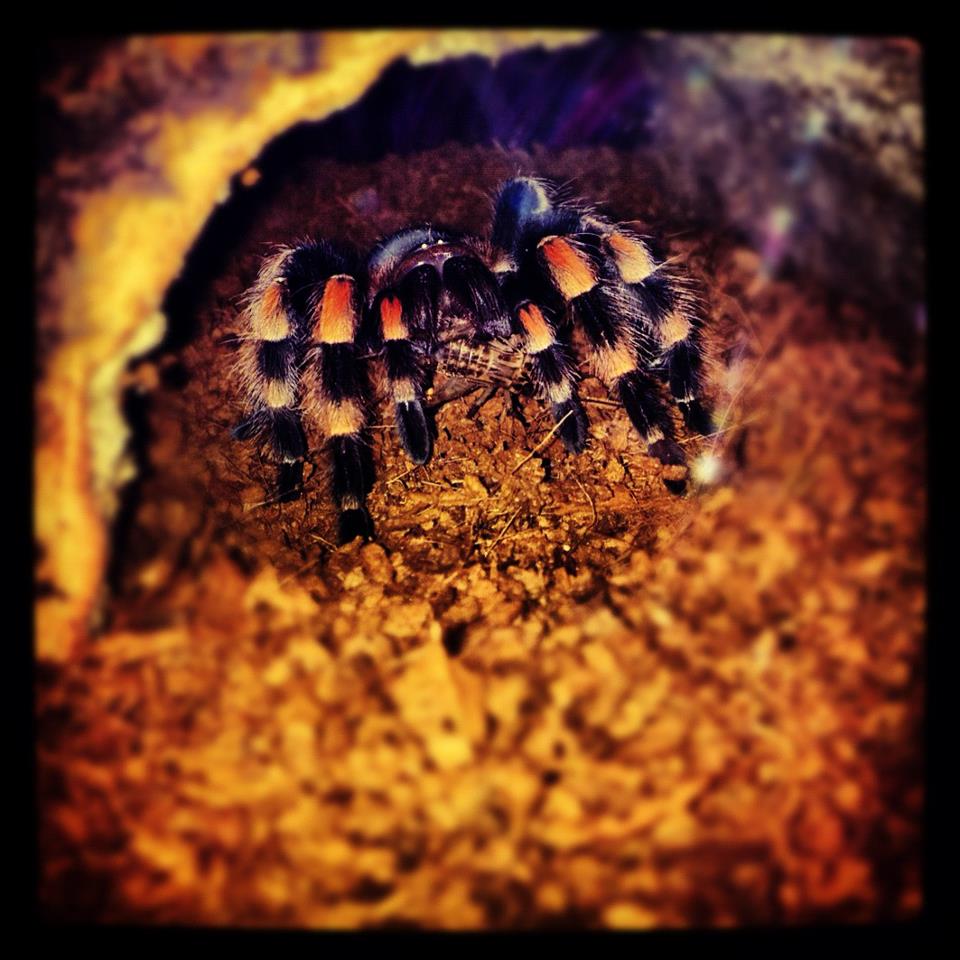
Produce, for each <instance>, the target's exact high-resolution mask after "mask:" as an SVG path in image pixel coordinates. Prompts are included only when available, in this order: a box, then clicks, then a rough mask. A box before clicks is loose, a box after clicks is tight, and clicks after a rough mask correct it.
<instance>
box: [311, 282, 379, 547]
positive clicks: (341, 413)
mask: <svg viewBox="0 0 960 960" xmlns="http://www.w3.org/2000/svg"><path fill="white" fill-rule="evenodd" d="M357 305H358V299H357V290H356V282H355V281H354V279H353V277H351V276H349V275H347V274H337V275H335V276H332V277H330V278H329V279H328V280H327V281H326V283H325V284H324V286H323V290H322V293H321V295H320V297H319V298H318V299H317V301H316V304H315V306H314V308H313V313H312V322H313V326H312V340H313V342H314V344H315V345H316V346H315V348H314V351H313V356H314V361H315V362H314V365H313V367H314V369H313V376H314V379H315V384H314V389H313V390H312V391H311V392H310V395H309V408H308V409H309V413H310V415H311V416H312V417H313V418H314V419H315V421H316V422H317V424H318V425H319V427H320V429H321V430H322V431H323V434H324V436H326V437H327V438H328V439H327V451H328V453H329V455H330V459H331V462H332V465H333V477H332V493H333V499H334V501H335V503H336V505H337V508H338V510H339V511H340V516H339V521H338V533H339V539H340V542H341V543H346V542H347V541H349V540H353V539H354V538H355V537H358V536H362V537H364V538H368V539H369V538H370V537H372V536H373V523H372V521H371V520H370V515H369V513H368V512H367V508H366V498H367V494H368V493H369V492H370V488H371V486H372V484H373V456H372V454H371V452H370V445H369V441H368V438H367V436H366V410H365V405H364V400H363V397H364V391H365V386H366V376H365V371H364V369H363V367H362V365H361V362H360V360H359V357H358V352H357V346H356V343H355V339H356V335H357V330H358V326H359V323H358V321H359V313H358V306H357Z"/></svg>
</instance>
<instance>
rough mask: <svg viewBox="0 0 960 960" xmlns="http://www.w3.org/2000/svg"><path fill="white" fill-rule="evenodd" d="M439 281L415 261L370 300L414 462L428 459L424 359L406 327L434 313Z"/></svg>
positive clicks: (400, 430)
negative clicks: (396, 281) (391, 288)
mask: <svg viewBox="0 0 960 960" xmlns="http://www.w3.org/2000/svg"><path fill="white" fill-rule="evenodd" d="M438 287H439V277H438V276H437V272H436V270H434V269H433V268H432V267H426V266H424V267H419V268H418V269H417V270H414V271H411V273H409V274H407V276H406V277H405V278H404V279H403V281H401V283H400V285H399V291H398V292H396V293H395V292H393V291H387V292H385V293H383V294H382V295H381V296H380V297H379V298H378V300H377V302H376V306H375V310H376V313H377V316H378V318H379V324H380V336H381V339H382V340H383V353H384V361H385V364H386V369H387V385H388V387H389V389H390V395H391V396H392V397H393V404H394V414H395V418H396V423H397V433H398V435H399V437H400V443H401V444H402V445H403V449H404V450H405V451H406V453H407V456H408V457H409V458H410V459H411V460H412V461H413V462H414V463H417V464H421V463H426V462H427V461H428V460H429V459H430V454H431V453H432V452H433V441H432V438H431V436H430V425H429V423H428V422H427V416H426V412H425V411H424V408H423V387H424V378H425V376H426V370H425V364H424V362H423V358H422V355H421V353H420V352H419V351H418V349H417V347H416V345H415V344H414V343H413V342H412V341H411V339H410V331H411V329H417V328H420V329H423V325H422V324H423V323H424V321H426V319H427V318H426V317H425V316H424V314H428V316H429V317H434V316H436V299H437V293H438ZM430 322H431V323H432V321H430Z"/></svg>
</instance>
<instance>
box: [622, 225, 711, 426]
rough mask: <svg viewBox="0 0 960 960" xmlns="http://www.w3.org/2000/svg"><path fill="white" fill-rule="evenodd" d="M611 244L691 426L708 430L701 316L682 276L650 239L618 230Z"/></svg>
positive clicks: (662, 365)
mask: <svg viewBox="0 0 960 960" xmlns="http://www.w3.org/2000/svg"><path fill="white" fill-rule="evenodd" d="M604 242H605V245H606V247H607V249H608V251H609V252H610V254H611V257H612V259H613V261H614V263H615V264H616V266H617V271H618V272H619V275H620V278H621V279H622V280H623V282H624V284H626V286H627V289H628V290H630V291H631V293H632V294H633V295H634V296H635V297H636V299H637V303H638V304H639V309H640V313H641V315H642V317H643V318H644V319H643V324H642V325H643V327H644V328H646V329H648V330H649V331H650V332H651V333H652V334H653V336H654V338H655V339H656V341H657V343H658V345H659V349H660V357H659V360H658V365H659V367H660V369H661V370H662V372H663V375H664V376H665V377H666V379H667V381H668V383H669V384H670V392H671V393H672V394H673V396H674V399H675V400H676V403H677V406H678V407H679V408H680V412H681V413H682V414H683V421H684V423H685V424H686V425H687V428H688V429H690V430H694V431H696V432H697V433H700V434H703V435H706V434H709V433H712V432H713V421H712V418H711V416H710V413H709V411H708V410H707V409H706V408H705V407H704V405H703V402H702V400H701V399H700V395H701V392H702V389H703V373H702V368H703V355H702V346H701V342H700V320H699V317H698V316H697V313H696V311H695V310H694V309H693V307H692V304H691V302H690V297H689V295H688V294H687V293H686V291H685V290H684V289H683V286H682V285H681V282H680V280H679V278H677V277H676V276H672V275H671V274H670V273H669V272H668V271H667V270H666V269H664V266H663V264H661V263H658V262H657V261H656V259H655V258H654V257H653V255H652V254H651V252H650V251H649V249H648V248H647V246H646V244H645V243H644V242H643V241H642V240H641V239H640V238H639V237H634V236H633V235H631V234H629V233H627V232H625V231H623V230H612V231H610V232H609V233H608V234H607V235H606V236H605V237H604Z"/></svg>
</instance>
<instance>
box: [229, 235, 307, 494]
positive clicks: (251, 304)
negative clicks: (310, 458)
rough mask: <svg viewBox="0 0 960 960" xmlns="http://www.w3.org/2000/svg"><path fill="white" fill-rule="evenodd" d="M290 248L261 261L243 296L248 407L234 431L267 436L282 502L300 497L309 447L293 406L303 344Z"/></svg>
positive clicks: (242, 364) (243, 363)
mask: <svg viewBox="0 0 960 960" xmlns="http://www.w3.org/2000/svg"><path fill="white" fill-rule="evenodd" d="M288 253H289V251H284V252H283V253H281V254H280V255H278V256H276V257H271V258H270V259H268V260H267V261H266V262H265V263H264V265H263V267H262V268H261V271H260V275H259V277H258V279H257V283H256V284H255V285H254V287H253V289H252V290H251V292H250V294H249V297H248V300H247V306H246V309H245V312H244V313H245V318H246V322H247V326H248V331H247V332H246V334H245V337H244V343H243V346H242V347H241V352H240V368H239V376H240V380H241V383H242V385H243V388H244V392H245V393H246V396H247V402H248V406H249V412H248V415H247V417H246V419H245V420H243V421H242V422H241V423H240V424H238V425H237V427H236V428H235V429H234V431H233V435H234V437H235V438H236V439H238V440H247V439H250V438H252V437H260V438H263V439H265V440H267V442H268V443H269V445H270V447H271V449H272V451H273V453H274V455H275V456H276V457H277V459H278V460H279V462H280V463H279V466H278V469H277V499H278V500H279V501H281V502H284V501H289V500H295V499H297V498H298V497H299V496H300V492H301V486H302V480H303V458H304V456H305V455H306V449H307V448H306V438H305V436H304V433H303V427H302V425H301V423H300V414H299V412H298V410H297V388H298V380H299V374H298V369H299V365H300V359H301V355H302V346H301V343H300V338H299V331H298V326H297V322H296V314H295V311H294V310H293V309H292V307H291V305H290V304H289V302H288V297H287V290H286V279H287V278H286V274H285V269H286V267H287V265H288V264H287V261H288Z"/></svg>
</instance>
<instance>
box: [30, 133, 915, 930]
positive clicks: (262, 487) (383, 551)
mask: <svg viewBox="0 0 960 960" xmlns="http://www.w3.org/2000/svg"><path fill="white" fill-rule="evenodd" d="M533 159H534V166H535V167H536V170H537V172H538V173H540V174H542V175H545V176H550V177H553V178H555V179H557V180H561V181H563V180H570V179H574V180H575V182H576V184H577V189H578V190H582V192H583V193H584V194H585V195H588V196H591V197H595V198H597V199H599V200H602V201H604V202H606V203H610V202H611V201H612V200H613V199H614V198H615V201H616V202H615V211H614V212H615V213H616V214H617V215H618V216H620V217H624V218H626V217H637V218H638V219H640V220H641V221H642V222H643V223H644V224H645V225H646V227H647V229H649V230H650V231H651V232H656V233H659V234H661V235H663V236H665V237H666V241H667V244H668V246H669V250H670V253H671V254H673V255H677V256H679V257H680V258H681V259H682V261H683V262H684V264H685V265H686V267H687V269H688V270H689V272H690V274H691V276H692V277H693V278H694V280H695V281H696V282H697V283H699V284H700V285H701V288H702V290H703V295H704V300H705V304H706V307H707V310H708V313H709V314H710V316H711V318H712V324H711V329H712V333H711V339H710V364H711V367H710V369H711V381H712V383H711V394H712V396H713V399H714V402H715V405H716V409H717V412H718V414H720V415H721V416H723V420H722V426H723V432H722V433H721V434H720V435H719V436H718V437H717V438H716V439H714V440H712V441H704V440H702V439H699V438H689V437H685V438H684V439H685V446H686V449H687V450H688V453H689V455H690V457H691V459H695V458H696V457H697V456H698V455H704V454H710V455H715V456H717V457H719V458H720V459H721V461H722V463H723V464H724V465H725V470H726V475H725V477H724V479H723V481H722V482H721V483H719V484H717V485H714V486H709V487H706V488H704V489H695V490H691V492H689V493H688V494H687V495H686V496H685V497H682V498H678V497H673V496H671V495H670V494H669V493H668V492H667V491H666V490H665V489H664V488H663V486H662V484H661V482H660V479H659V474H658V467H657V465H656V464H655V463H654V462H652V461H651V460H650V459H649V458H648V457H646V456H645V454H644V453H643V450H642V447H641V445H640V443H639V441H638V440H637V439H636V437H635V436H634V434H633V433H632V432H631V431H630V430H629V429H628V423H627V420H626V417H625V415H624V414H623V413H622V411H619V410H616V409H613V408H611V407H609V406H607V405H606V404H605V403H604V402H603V401H604V400H605V399H606V397H607V394H606V393H605V391H604V390H603V387H602V386H601V385H600V384H599V383H598V382H596V381H595V380H593V379H592V378H589V377H587V378H586V379H585V380H584V382H583V393H584V394H585V396H587V397H588V398H593V400H594V401H599V402H592V403H588V409H589V412H590V414H591V417H592V421H593V427H592V437H593V440H592V442H591V444H590V447H589V449H588V450H587V452H586V453H584V454H583V455H582V456H580V457H577V458H575V457H571V456H568V455H566V454H565V453H564V452H563V450H562V447H561V445H560V444H559V443H558V442H554V443H553V444H551V445H550V446H548V447H546V448H544V449H543V450H541V451H540V452H539V453H538V454H537V455H536V456H534V457H532V458H531V459H530V460H529V461H528V462H526V463H525V464H524V465H523V466H522V467H520V468H519V469H515V468H516V467H517V464H518V463H520V462H521V461H522V460H523V459H524V457H526V456H527V454H528V453H529V452H530V451H531V450H532V449H533V448H534V447H535V446H536V445H537V443H539V442H540V441H541V440H542V439H543V438H544V436H545V435H546V433H547V431H548V429H549V427H550V426H551V421H550V419H549V415H546V416H545V414H544V410H543V408H542V406H541V405H540V403H539V402H538V401H537V400H536V398H535V397H534V396H533V395H532V392H531V391H530V390H529V389H527V390H524V391H521V392H520V394H519V396H518V408H517V410H513V409H512V408H511V403H510V400H509V398H508V397H507V396H506V395H505V394H500V395H498V396H496V397H494V398H493V399H492V400H490V401H489V402H488V403H486V404H485V405H483V406H482V407H481V408H480V409H479V410H478V411H477V412H476V413H475V414H474V415H473V416H472V417H468V416H467V412H468V410H469V409H470V408H471V406H472V405H473V403H474V402H475V401H476V399H477V397H476V396H473V397H468V398H465V399H464V400H460V401H456V402H454V403H451V404H449V405H447V406H446V407H444V408H443V410H442V411H441V412H440V414H439V416H438V428H439V437H438V442H437V455H436V456H435V458H434V460H433V461H432V462H431V463H430V464H429V465H428V466H427V467H425V468H419V469H416V470H411V469H410V465H409V463H408V462H407V461H406V460H405V459H404V457H403V455H402V452H401V450H400V448H399V444H398V441H397V439H396V437H395V435H394V432H393V426H392V423H391V422H390V417H389V415H388V414H387V413H386V412H384V413H383V416H382V418H381V421H380V428H379V429H377V431H376V433H377V436H378V440H377V445H376V448H375V457H376V465H377V475H378V482H377V485H376V486H375V489H374V492H373V494H372V496H371V498H370V507H371V512H372V514H373V517H374V521H375V523H376V526H377V533H378V539H377V541H376V542H374V543H371V544H368V545H362V544H360V543H358V542H355V543H353V544H351V545H349V546H348V547H346V548H343V549H340V550H333V549H331V545H330V541H332V539H333V535H332V534H333V530H334V526H335V524H334V516H333V511H332V510H331V508H330V505H329V499H328V496H327V493H326V491H325V465H324V464H323V462H322V459H318V462H317V464H316V468H317V469H316V471H315V472H314V473H313V474H312V475H310V471H309V470H308V476H310V479H309V480H308V483H307V489H306V495H305V496H304V497H303V498H302V499H301V500H300V501H298V502H295V503H288V504H269V503H268V504H265V505H260V506H257V504H262V502H263V501H265V500H267V499H268V497H269V493H270V491H269V485H270V483H271V480H272V477H273V468H272V466H271V465H270V464H269V463H268V462H266V461H265V460H261V459H260V457H259V456H258V453H257V451H256V450H254V449H252V448H251V446H250V445H249V444H239V443H234V442H233V441H231V440H230V438H229V428H230V426H231V425H232V424H233V423H235V422H236V419H237V417H238V413H239V407H238V400H239V398H238V396H237V394H236V390H235V386H234V384H233V382H232V381H231V377H230V370H231V364H232V362H233V359H234V354H233V351H232V347H231V344H232V339H231V334H234V333H236V332H237V330H238V326H237V308H236V302H237V298H238V297H239V295H240V294H241V293H242V291H243V290H244V288H245V287H246V286H247V285H248V284H249V283H250V281H251V280H252V278H253V276H254V273H255V270H256V265H257V262H258V259H259V257H260V256H262V254H263V252H264V251H265V249H266V247H267V245H268V244H270V243H273V242H283V241H290V240H292V239H295V238H296V237H298V236H301V235H303V234H305V233H307V232H309V231H310V230H314V229H316V230H320V229H321V227H322V226H324V225H328V224H330V223H337V224H338V229H339V230H340V231H341V233H342V236H341V237H339V238H340V239H349V240H352V241H354V242H356V243H358V244H360V245H364V244H369V243H370V242H371V241H372V240H373V239H374V238H375V237H376V236H377V235H378V234H380V233H385V232H387V231H389V230H392V229H395V228H397V227H399V226H401V225H402V224H404V223H406V222H411V221H415V220H417V219H420V218H436V219H438V220H441V221H444V222H448V223H453V224H456V225H458V226H461V227H463V228H466V229H472V230H475V231H477V232H483V231H484V230H485V229H486V218H487V216H488V200H487V196H488V193H489V191H490V190H491V189H492V187H493V186H494V185H495V184H496V183H497V181H498V180H499V179H500V178H502V177H503V176H509V175H511V174H512V173H514V172H515V170H516V167H515V158H512V157H510V156H509V155H508V154H505V153H503V152H502V151H495V150H492V149H485V148H479V147H478V148H464V147H447V148H441V149H439V150H435V151H430V152H428V153H424V154H416V155H413V156H410V157H406V158H397V157H387V158H386V159H384V160H382V161H380V162H379V163H377V164H371V165H355V166H346V165H342V166H341V165H338V164H336V163H334V162H333V161H314V162H313V165H312V166H309V167H307V166H305V167H304V169H302V170H296V171H292V173H291V177H290V181H289V185H288V186H286V187H285V188H284V189H283V190H281V191H280V192H278V194H277V196H276V197H275V198H274V200H273V201H272V203H271V206H270V208H269V210H268V211H267V213H266V214H265V215H264V216H262V217H260V218H259V219H258V220H257V222H256V224H255V226H254V227H253V228H252V230H251V231H250V232H249V233H248V234H246V235H244V236H241V237H237V238H236V240H235V248H234V249H233V250H232V251H230V255H229V256H225V258H224V259H225V262H226V263H227V264H228V266H227V268H226V269H225V271H224V272H223V273H221V274H220V275H218V276H217V277H216V279H215V280H214V281H213V283H212V284H211V285H210V286H209V288H208V289H206V290H204V291H203V292H202V295H201V296H200V298H199V304H200V305H199V308H198V312H197V318H198V323H197V329H198V331H199V334H198V336H197V337H195V338H194V339H192V340H191V341H190V342H189V343H188V344H187V345H186V346H185V347H184V348H183V349H182V350H180V351H179V352H178V353H176V354H172V353H171V354H169V355H167V356H163V357H160V358H155V359H153V360H151V361H150V362H149V363H144V364H141V365H140V366H139V368H138V369H137V371H136V375H137V376H138V377H141V378H144V382H146V381H150V383H151V385H152V386H153V387H154V389H153V392H152V394H151V396H150V401H149V404H147V405H145V406H144V407H143V409H142V410H141V411H140V413H141V419H142V422H141V423H140V426H139V429H140V431H141V432H140V436H141V437H142V438H143V442H144V444H145V451H146V459H147V462H148V464H149V470H148V472H147V474H146V476H145V478H144V480H143V482H142V485H141V487H140V488H139V491H138V498H137V500H136V501H135V503H134V504H133V508H132V510H131V512H130V515H129V516H128V517H127V518H126V526H125V527H124V529H123V531H122V535H121V537H120V539H119V541H118V545H117V549H118V550H119V551H120V552H119V554H118V561H117V563H116V569H115V571H114V577H115V580H116V590H117V592H116V598H115V599H114V601H113V602H112V605H111V608H110V610H109V621H108V622H109V629H108V630H107V631H106V633H105V634H104V635H103V636H101V637H99V638H98V639H96V640H95V642H94V643H93V644H92V645H91V649H90V651H89V653H88V654H87V655H86V656H85V657H84V658H83V659H82V660H81V661H78V662H76V663H74V664H72V665H68V666H64V667H60V668H55V667H52V666H51V667H49V668H46V667H45V668H44V669H43V671H42V675H41V683H40V689H39V694H38V711H39V722H38V733H39V751H40V752H39V768H40V795H41V800H42V804H41V828H42V829H41V867H42V874H43V875H42V890H41V899H42V902H43V904H44V907H45V910H46V912H47V914H48V915H49V916H51V917H53V918H56V919H85V920H89V919H95V920H110V921H126V922H130V921H161V922H191V923H194V922H203V923H213V924H222V923H233V924H246V923H250V924H269V925H288V924H289V925H310V926H338V927H354V926H358V925H365V924H371V925H381V924H397V925H402V924H410V925H424V926H431V927H437V926H439V927H489V926H517V925H544V924H587V925H608V926H625V927H649V926H656V925H690V924H707V925H727V924H740V923H750V922H754V923H756V922H775V921H788V922H790V921H806V920H841V921H848V920H849V921H856V920H875V919H895V918H906V917H912V916H915V915H916V914H917V913H918V911H919V909H920V905H921V904H920V899H921V891H920V877H919V871H920V858H919V845H920V815H921V806H922V780H921V776H920V769H921V756H920V735H919V731H920V724H921V707H922V678H921V670H922V650H921V643H922V636H923V619H924V606H925V592H924V575H925V560H924V556H923V537H924V524H925V491H924V483H925V477H924V460H925V442H926V437H925V424H924V418H923V406H922V405H923V384H924V371H923V369H922V365H920V364H914V365H912V366H910V365H906V364H904V363H903V362H902V360H901V359H899V358H898V357H897V356H896V355H895V353H894V351H893V349H892V348H891V347H890V346H889V345H888V344H887V343H886V342H885V341H884V340H882V339H880V338H878V337H877V336H875V335H872V334H871V333H870V332H869V331H870V329H871V328H870V322H869V319H870V318H869V317H864V316H862V315H858V313H857V311H856V310H854V309H853V308H851V307H849V306H847V305H844V304H837V303H836V301H835V300H832V301H831V300H828V299H827V298H825V297H823V296H821V295H819V294H818V292H817V291H816V290H815V289H810V287H809V286H804V287H800V286H799V285H793V284H791V283H790V282H787V281H775V280H772V279H770V278H769V277H767V276H766V274H765V271H764V269H763V264H762V263H761V260H760V258H759V257H758V256H757V254H755V253H754V252H752V251H750V250H749V249H747V248H745V247H742V246H738V244H737V243H736V241H735V240H732V239H731V238H729V237H720V236H713V235H696V234H691V233H685V234H683V235H682V236H675V235H674V234H673V233H672V231H671V226H670V223H671V221H670V217H669V211H667V210H663V209H662V208H661V206H660V205H659V201H658V196H657V194H656V192H655V190H653V189H652V187H651V185H650V182H649V180H648V179H647V178H645V177H644V176H643V175H642V174H643V169H642V167H641V166H639V165H641V164H642V159H637V158H633V157H623V156H621V155H619V154H617V153H616V152H614V151H612V150H609V149H601V148H596V149H580V150H569V151H564V152H561V153H555V154H551V153H543V154H542V155H538V156H536V157H535V158H533ZM631 164H634V166H631ZM371 184H374V185H375V187H374V188H371V186H370V185H371ZM613 184H616V188H614V187H613V186H612V185H613ZM327 232H329V229H328V230H327ZM386 409H387V408H384V410H385V411H386Z"/></svg>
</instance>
